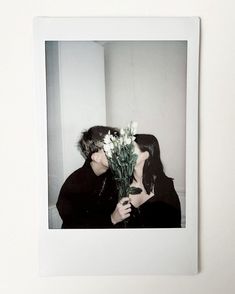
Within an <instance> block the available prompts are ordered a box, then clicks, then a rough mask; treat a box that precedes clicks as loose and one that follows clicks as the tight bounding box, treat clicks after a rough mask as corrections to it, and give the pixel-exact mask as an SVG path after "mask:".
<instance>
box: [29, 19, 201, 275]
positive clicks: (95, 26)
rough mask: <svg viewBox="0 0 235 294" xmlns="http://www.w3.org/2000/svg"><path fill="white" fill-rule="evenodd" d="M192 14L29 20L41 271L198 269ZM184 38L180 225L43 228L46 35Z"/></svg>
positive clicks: (196, 30)
mask: <svg viewBox="0 0 235 294" xmlns="http://www.w3.org/2000/svg"><path fill="white" fill-rule="evenodd" d="M199 38H200V19H199V18H198V17H79V18H51V17H37V18H35V19H34V45H35V48H34V49H35V56H34V57H35V81H36V82H35V87H36V109H37V110H35V111H36V113H35V115H36V125H37V130H36V131H37V134H38V136H37V138H38V139H37V145H36V146H37V154H39V156H38V166H39V179H38V183H39V185H38V187H39V188H38V196H39V233H40V234H39V241H40V242H39V243H40V244H39V247H40V252H39V265H40V270H39V272H40V274H41V275H43V276H48V275H124V274H131V275H152V274H195V273H197V272H198V74H199ZM53 40H54V41H62V40H63V41H66V40H69V41H91V40H92V41H99V40H100V41H104V40H105V41H106V40H116V41H117V40H120V41H125V40H128V41H130V40H138V41H145V40H146V41H150V40H154V41H158V40H161V41H164V40H175V41H178V40H184V41H187V105H186V106H187V112H186V228H179V229H125V230H122V229H120V230H118V229H89V230H88V229H79V230H74V229H66V230H51V229H49V228H48V176H47V175H48V170H47V166H48V162H47V160H48V159H47V119H46V113H47V109H46V105H47V104H46V64H45V41H53Z"/></svg>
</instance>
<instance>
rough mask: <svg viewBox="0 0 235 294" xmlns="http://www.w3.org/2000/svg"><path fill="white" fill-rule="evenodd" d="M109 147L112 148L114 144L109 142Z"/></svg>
mask: <svg viewBox="0 0 235 294" xmlns="http://www.w3.org/2000/svg"><path fill="white" fill-rule="evenodd" d="M109 148H110V149H111V150H112V149H114V144H113V143H112V142H110V143H109Z"/></svg>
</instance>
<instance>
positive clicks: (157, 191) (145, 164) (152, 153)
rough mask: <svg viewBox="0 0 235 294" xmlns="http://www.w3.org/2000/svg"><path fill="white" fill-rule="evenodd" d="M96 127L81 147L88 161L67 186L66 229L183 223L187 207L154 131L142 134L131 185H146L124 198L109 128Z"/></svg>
mask: <svg viewBox="0 0 235 294" xmlns="http://www.w3.org/2000/svg"><path fill="white" fill-rule="evenodd" d="M109 131H110V133H111V134H112V135H114V136H119V130H118V129H115V128H110V127H104V126H95V127H92V128H90V129H89V130H88V131H86V132H84V133H83V134H82V137H81V139H80V141H79V144H78V145H79V148H80V150H81V152H82V154H83V155H84V157H85V159H86V161H85V163H84V165H83V166H82V167H81V168H80V169H78V170H76V171H75V172H73V173H72V174H71V175H70V176H69V177H68V178H67V180H66V181H65V183H64V184H63V186H62V188H61V191H60V194H59V197H58V201H57V209H58V211H59V214H60V216H61V218H62V220H63V225H62V228H122V227H124V226H125V227H126V228H173V227H180V226H181V210H180V202H179V198H178V195H177V193H176V191H175V189H174V185H173V180H172V179H171V178H168V177H167V176H166V175H165V173H164V170H163V166H162V163H161V159H160V149H159V144H158V141H157V139H156V138H155V137H154V136H153V135H146V134H137V135H136V136H135V137H136V139H135V143H134V145H135V152H136V153H137V155H138V157H137V161H136V165H135V168H134V173H133V179H132V183H131V186H135V187H138V188H141V189H142V191H141V193H140V194H137V195H127V197H126V198H122V199H121V200H120V201H119V202H118V191H117V188H116V183H115V180H114V178H113V176H112V173H111V171H110V169H109V166H108V160H107V158H106V155H105V152H104V150H103V141H104V137H105V136H106V135H107V134H108V132H109Z"/></svg>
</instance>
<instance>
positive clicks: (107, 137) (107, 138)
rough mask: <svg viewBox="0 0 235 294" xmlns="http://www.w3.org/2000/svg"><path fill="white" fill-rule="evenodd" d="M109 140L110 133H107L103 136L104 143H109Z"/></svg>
mask: <svg viewBox="0 0 235 294" xmlns="http://www.w3.org/2000/svg"><path fill="white" fill-rule="evenodd" d="M110 142H111V140H110V135H109V134H108V135H106V136H105V137H104V143H105V144H109V143H110Z"/></svg>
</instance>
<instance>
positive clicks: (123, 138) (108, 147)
mask: <svg viewBox="0 0 235 294" xmlns="http://www.w3.org/2000/svg"><path fill="white" fill-rule="evenodd" d="M136 129H137V123H136V122H131V123H130V124H129V125H128V127H127V128H124V129H121V130H120V136H119V137H115V136H113V135H111V134H110V132H109V133H108V134H107V135H106V136H105V138H104V145H103V148H104V151H105V154H106V156H107V158H108V162H109V167H110V169H111V171H112V173H113V175H114V179H115V181H116V184H117V188H118V196H119V200H120V199H121V198H123V197H128V195H129V194H139V193H140V192H141V191H142V189H140V188H136V187H130V184H131V180H132V176H133V170H134V167H135V164H136V160H137V154H136V153H135V150H134V140H135V134H136Z"/></svg>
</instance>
